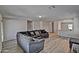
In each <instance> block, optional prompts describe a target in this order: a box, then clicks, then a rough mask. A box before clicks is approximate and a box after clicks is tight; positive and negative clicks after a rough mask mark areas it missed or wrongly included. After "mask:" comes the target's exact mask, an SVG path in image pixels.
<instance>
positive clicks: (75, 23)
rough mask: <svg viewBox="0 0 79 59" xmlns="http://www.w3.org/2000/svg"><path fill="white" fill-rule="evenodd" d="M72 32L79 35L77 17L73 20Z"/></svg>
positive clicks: (78, 18)
mask: <svg viewBox="0 0 79 59" xmlns="http://www.w3.org/2000/svg"><path fill="white" fill-rule="evenodd" d="M74 32H75V33H78V34H79V17H75V18H74Z"/></svg>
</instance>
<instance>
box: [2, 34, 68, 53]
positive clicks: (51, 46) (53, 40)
mask: <svg viewBox="0 0 79 59" xmlns="http://www.w3.org/2000/svg"><path fill="white" fill-rule="evenodd" d="M49 35H50V36H49V38H47V39H45V44H44V49H43V50H42V51H41V52H40V53H69V42H68V38H62V37H59V36H58V35H56V34H55V33H49ZM2 53H23V51H22V49H21V48H20V47H19V46H18V45H17V41H16V40H10V41H6V42H3V48H2Z"/></svg>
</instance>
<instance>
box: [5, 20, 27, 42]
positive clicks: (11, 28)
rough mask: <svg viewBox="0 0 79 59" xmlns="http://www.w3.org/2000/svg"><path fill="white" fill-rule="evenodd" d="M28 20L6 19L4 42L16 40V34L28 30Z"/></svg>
mask: <svg viewBox="0 0 79 59" xmlns="http://www.w3.org/2000/svg"><path fill="white" fill-rule="evenodd" d="M26 25H27V22H26V20H15V19H14V20H6V19H4V41H7V40H12V39H16V33H17V32H19V31H26V30H27V26H26Z"/></svg>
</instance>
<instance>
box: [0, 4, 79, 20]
mask: <svg viewBox="0 0 79 59" xmlns="http://www.w3.org/2000/svg"><path fill="white" fill-rule="evenodd" d="M49 6H50V5H0V14H2V17H4V18H9V19H10V18H17V19H26V18H29V19H36V20H37V19H38V16H42V19H44V20H45V19H50V20H59V19H63V18H72V17H73V16H77V15H79V6H78V5H55V7H56V8H49Z"/></svg>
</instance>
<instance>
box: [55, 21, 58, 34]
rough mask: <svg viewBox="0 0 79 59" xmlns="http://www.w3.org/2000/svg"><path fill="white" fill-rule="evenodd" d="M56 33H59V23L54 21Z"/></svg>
mask: <svg viewBox="0 0 79 59" xmlns="http://www.w3.org/2000/svg"><path fill="white" fill-rule="evenodd" d="M54 33H58V21H54Z"/></svg>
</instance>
